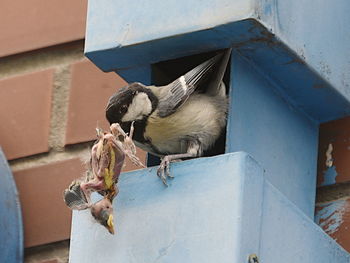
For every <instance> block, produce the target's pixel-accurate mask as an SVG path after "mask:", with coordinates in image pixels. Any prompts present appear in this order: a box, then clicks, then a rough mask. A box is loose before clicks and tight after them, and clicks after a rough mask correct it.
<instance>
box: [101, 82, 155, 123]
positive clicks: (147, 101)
mask: <svg viewBox="0 0 350 263" xmlns="http://www.w3.org/2000/svg"><path fill="white" fill-rule="evenodd" d="M157 103H158V100H157V97H156V96H155V95H154V94H153V93H152V91H151V90H150V89H148V88H147V87H146V86H145V85H143V84H141V83H139V82H134V83H131V84H129V85H128V86H126V87H123V88H121V89H119V90H118V91H117V92H116V93H114V94H113V95H112V96H111V97H110V99H109V101H108V104H107V108H106V118H107V120H108V121H109V123H110V124H112V123H119V124H122V123H123V122H132V121H137V120H142V119H143V118H145V117H146V116H148V115H149V114H151V113H152V112H153V111H154V110H155V108H156V107H157ZM121 126H122V125H121ZM122 128H123V129H124V127H123V126H122Z"/></svg>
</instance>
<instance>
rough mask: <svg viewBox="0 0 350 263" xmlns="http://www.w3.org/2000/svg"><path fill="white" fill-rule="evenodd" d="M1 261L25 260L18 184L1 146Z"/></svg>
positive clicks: (17, 262) (14, 262)
mask: <svg viewBox="0 0 350 263" xmlns="http://www.w3.org/2000/svg"><path fill="white" fill-rule="evenodd" d="M0 262H8V263H20V262H23V224H22V213H21V208H20V203H19V198H18V192H17V187H16V184H15V182H14V180H13V177H12V173H11V170H10V167H9V166H8V163H7V160H6V158H5V155H4V153H3V152H2V150H1V148H0Z"/></svg>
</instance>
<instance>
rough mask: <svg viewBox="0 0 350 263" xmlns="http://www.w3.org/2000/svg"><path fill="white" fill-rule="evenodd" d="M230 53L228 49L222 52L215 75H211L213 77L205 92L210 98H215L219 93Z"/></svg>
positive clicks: (230, 49) (230, 50)
mask: <svg viewBox="0 0 350 263" xmlns="http://www.w3.org/2000/svg"><path fill="white" fill-rule="evenodd" d="M231 52H232V48H229V49H227V50H226V51H225V52H224V54H223V56H222V59H221V61H220V64H219V65H218V67H217V69H216V71H215V74H213V77H212V78H211V81H210V82H209V84H208V89H207V90H206V94H208V95H210V96H217V95H218V94H220V93H221V90H220V89H221V85H220V83H221V82H222V80H223V78H224V75H225V71H226V67H227V63H228V61H229V59H230V55H231Z"/></svg>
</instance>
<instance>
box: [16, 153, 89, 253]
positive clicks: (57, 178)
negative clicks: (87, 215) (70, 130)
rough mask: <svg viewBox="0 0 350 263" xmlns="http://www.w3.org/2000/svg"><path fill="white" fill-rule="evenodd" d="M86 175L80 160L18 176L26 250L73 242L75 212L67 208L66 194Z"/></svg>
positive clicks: (44, 166)
mask: <svg viewBox="0 0 350 263" xmlns="http://www.w3.org/2000/svg"><path fill="white" fill-rule="evenodd" d="M83 172H84V166H83V164H82V162H81V161H80V159H78V158H77V159H72V160H67V161H60V162H56V163H52V164H47V165H43V166H39V167H35V168H31V169H25V170H20V171H16V172H15V173H14V177H15V180H16V183H17V187H18V191H19V197H20V200H21V206H22V213H23V221H24V241H25V246H26V247H31V246H36V245H41V244H46V243H50V242H55V241H59V240H64V239H67V238H69V236H70V224H71V211H70V210H69V209H68V208H67V207H66V205H65V204H64V201H63V190H64V189H66V188H67V186H68V185H69V184H70V183H71V181H72V180H73V179H75V178H79V177H81V175H82V174H83Z"/></svg>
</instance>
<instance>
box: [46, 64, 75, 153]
mask: <svg viewBox="0 0 350 263" xmlns="http://www.w3.org/2000/svg"><path fill="white" fill-rule="evenodd" d="M70 86H71V66H70V65H63V66H58V67H57V68H56V70H55V73H54V83H53V90H52V96H51V98H52V99H51V118H50V134H49V142H48V143H49V147H50V148H52V149H54V150H55V151H64V147H65V140H66V128H67V122H68V107H69V93H70Z"/></svg>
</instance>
